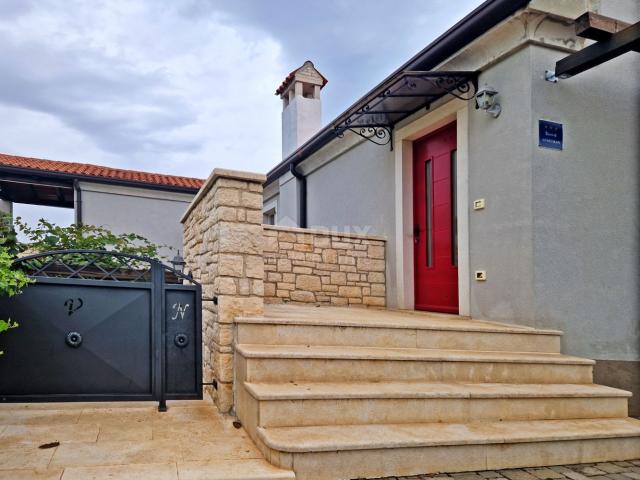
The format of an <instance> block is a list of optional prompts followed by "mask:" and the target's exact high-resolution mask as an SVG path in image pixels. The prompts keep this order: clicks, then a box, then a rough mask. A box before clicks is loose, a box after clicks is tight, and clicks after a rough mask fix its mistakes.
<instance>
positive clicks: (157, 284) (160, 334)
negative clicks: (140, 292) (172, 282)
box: [151, 260, 167, 412]
mask: <svg viewBox="0 0 640 480" xmlns="http://www.w3.org/2000/svg"><path fill="white" fill-rule="evenodd" d="M151 284H152V287H151V288H152V298H153V307H152V309H151V315H152V318H151V324H152V325H153V338H154V354H153V368H154V370H153V371H154V380H155V382H154V383H155V385H154V393H155V397H156V399H158V402H159V403H158V411H159V412H166V411H167V400H166V397H165V394H166V385H165V383H166V379H165V364H164V363H165V356H166V352H165V349H166V345H165V342H166V339H165V336H166V333H165V318H164V316H165V315H164V314H165V312H164V303H165V301H164V269H163V267H162V265H161V264H160V262H158V261H157V260H154V261H152V262H151Z"/></svg>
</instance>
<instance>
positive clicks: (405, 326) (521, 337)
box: [236, 306, 562, 353]
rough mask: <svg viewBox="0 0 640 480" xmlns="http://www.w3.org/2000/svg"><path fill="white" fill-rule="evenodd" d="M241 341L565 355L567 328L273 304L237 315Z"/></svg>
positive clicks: (237, 340)
mask: <svg viewBox="0 0 640 480" xmlns="http://www.w3.org/2000/svg"><path fill="white" fill-rule="evenodd" d="M236 328H237V337H236V342H237V343H248V344H255V343H260V344H271V345H325V346H347V345H350V346H362V347H389V348H436V349H447V350H486V351H518V352H546V353H559V352H560V339H561V336H562V332H560V331H557V330H538V329H533V328H530V327H522V326H518V325H508V324H501V323H496V322H487V321H479V320H470V319H468V318H465V317H458V316H454V315H441V314H432V313H430V314H426V313H420V312H406V311H401V312H400V311H393V310H375V309H367V310H363V309H348V308H330V307H321V308H309V307H297V308H296V307H293V308H292V307H291V306H287V307H286V308H285V307H270V308H268V309H267V310H266V313H265V316H264V317H245V318H243V317H240V318H237V319H236Z"/></svg>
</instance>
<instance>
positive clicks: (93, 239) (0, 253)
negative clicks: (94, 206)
mask: <svg viewBox="0 0 640 480" xmlns="http://www.w3.org/2000/svg"><path fill="white" fill-rule="evenodd" d="M16 228H17V230H18V231H19V232H20V233H21V234H22V235H23V236H24V237H26V239H27V242H20V241H19V240H18V235H17V232H16ZM161 247H166V248H170V247H167V246H166V245H156V244H154V243H152V242H150V241H149V240H147V239H146V238H145V237H143V236H141V235H137V234H135V233H125V234H115V233H113V232H111V231H109V230H108V229H106V228H104V227H99V226H95V225H71V226H68V227H60V226H57V225H56V224H54V223H52V222H49V221H47V220H45V219H40V220H39V221H38V223H37V224H36V225H35V226H34V227H31V226H29V225H27V224H26V223H25V222H24V221H23V220H22V219H21V218H20V217H17V218H16V219H15V221H13V220H12V218H11V216H10V215H8V214H6V213H2V212H0V296H7V297H13V296H15V295H18V294H19V293H21V291H22V289H23V288H24V287H26V286H27V285H29V284H30V283H33V280H32V279H30V278H29V277H28V276H27V275H26V274H25V273H24V272H22V271H21V270H19V269H17V268H15V267H14V263H13V262H14V260H15V259H16V257H18V256H24V255H29V254H35V253H41V252H48V251H51V250H103V251H110V252H119V253H125V254H128V255H137V256H141V257H149V258H158V250H159V249H160V248H161ZM75 257H77V259H76V258H75ZM74 260H77V261H78V262H80V263H84V262H86V257H84V256H82V255H76V256H74V255H73V254H69V255H68V256H67V257H65V261H67V262H71V263H73V261H74ZM36 261H37V260H36ZM95 265H96V266H103V267H113V266H119V263H118V262H117V260H115V259H113V258H110V257H109V256H105V257H104V258H99V259H98V260H97V261H95ZM132 265H133V267H134V268H135V262H134V263H133V264H132ZM16 327H18V323H17V322H16V321H15V320H12V319H11V318H7V319H0V333H3V332H6V331H7V330H10V329H12V328H16ZM2 353H3V352H1V351H0V355H2Z"/></svg>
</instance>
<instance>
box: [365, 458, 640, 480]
mask: <svg viewBox="0 0 640 480" xmlns="http://www.w3.org/2000/svg"><path fill="white" fill-rule="evenodd" d="M567 479H568V480H640V459H638V460H629V461H627V462H603V463H585V464H580V465H558V466H552V467H540V468H516V469H508V470H486V471H482V472H464V473H451V474H433V475H413V476H410V477H385V478H380V479H377V480H567Z"/></svg>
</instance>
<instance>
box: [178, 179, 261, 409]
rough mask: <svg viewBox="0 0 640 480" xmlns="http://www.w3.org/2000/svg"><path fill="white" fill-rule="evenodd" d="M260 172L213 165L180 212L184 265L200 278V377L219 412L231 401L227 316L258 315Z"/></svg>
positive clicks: (230, 320)
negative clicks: (201, 307) (210, 383)
mask: <svg viewBox="0 0 640 480" xmlns="http://www.w3.org/2000/svg"><path fill="white" fill-rule="evenodd" d="M265 179H266V178H265V176H264V175H260V174H254V173H247V172H236V171H232V170H223V169H215V170H214V171H213V173H212V174H211V176H210V177H209V178H208V179H207V182H206V183H205V185H204V186H203V187H202V188H201V189H200V191H199V192H198V194H197V195H196V197H195V198H194V200H193V202H192V203H191V205H190V206H189V208H188V209H187V212H186V213H185V214H184V216H183V218H182V223H183V226H184V258H185V261H186V263H187V265H186V267H187V271H188V272H190V273H191V274H192V275H193V277H194V279H195V280H196V281H198V282H200V283H201V284H202V290H203V296H204V297H205V298H207V299H210V300H205V301H203V303H202V304H203V312H202V330H203V332H202V340H203V346H202V357H203V377H204V382H211V381H213V380H215V381H216V382H217V389H212V388H211V387H207V391H208V392H209V394H210V395H211V396H212V398H213V400H214V401H215V403H216V405H217V406H218V408H219V409H220V411H221V412H229V411H230V410H231V408H232V407H233V322H234V319H235V317H236V316H239V315H261V314H262V313H263V306H264V302H263V295H264V284H263V277H264V261H263V234H262V225H261V223H262V184H263V183H264V181H265Z"/></svg>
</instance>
